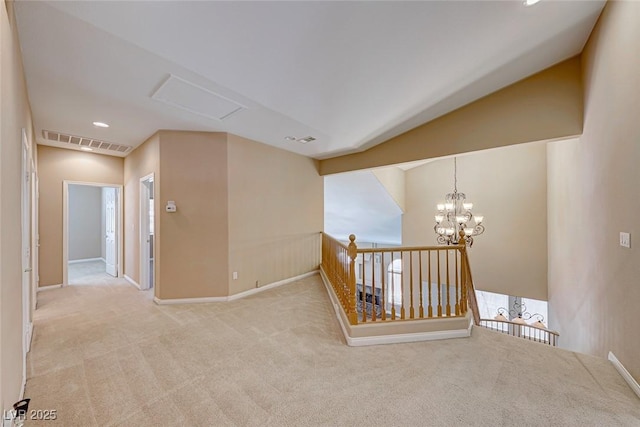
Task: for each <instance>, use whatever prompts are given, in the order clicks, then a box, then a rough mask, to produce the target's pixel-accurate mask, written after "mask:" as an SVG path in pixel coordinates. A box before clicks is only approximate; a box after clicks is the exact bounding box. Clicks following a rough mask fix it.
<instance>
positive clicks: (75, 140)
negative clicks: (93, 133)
mask: <svg viewBox="0 0 640 427" xmlns="http://www.w3.org/2000/svg"><path fill="white" fill-rule="evenodd" d="M42 137H43V138H44V139H46V140H48V141H54V142H62V143H65V144H69V145H72V146H76V147H87V148H97V149H99V150H106V151H114V152H116V153H119V154H126V153H128V152H129V151H131V150H132V147H130V146H128V145H122V144H114V143H112V142H107V141H102V140H100V139H93V138H85V137H82V136H75V135H66V134H64V133H60V132H52V131H50V130H43V131H42Z"/></svg>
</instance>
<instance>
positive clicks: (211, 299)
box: [153, 297, 229, 305]
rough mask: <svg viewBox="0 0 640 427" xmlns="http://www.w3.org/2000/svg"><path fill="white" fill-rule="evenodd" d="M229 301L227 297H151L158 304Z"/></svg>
mask: <svg viewBox="0 0 640 427" xmlns="http://www.w3.org/2000/svg"><path fill="white" fill-rule="evenodd" d="M226 301H229V297H202V298H174V299H160V298H158V297H153V302H155V303H156V304H158V305H171V304H202V303H206V302H226Z"/></svg>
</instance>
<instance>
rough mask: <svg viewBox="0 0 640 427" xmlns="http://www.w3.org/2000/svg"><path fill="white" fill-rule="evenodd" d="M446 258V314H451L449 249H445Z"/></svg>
mask: <svg viewBox="0 0 640 427" xmlns="http://www.w3.org/2000/svg"><path fill="white" fill-rule="evenodd" d="M445 254H446V257H447V258H446V259H447V264H446V266H447V316H451V295H450V291H449V289H450V288H451V286H450V285H451V281H450V280H449V251H448V250H447V251H445Z"/></svg>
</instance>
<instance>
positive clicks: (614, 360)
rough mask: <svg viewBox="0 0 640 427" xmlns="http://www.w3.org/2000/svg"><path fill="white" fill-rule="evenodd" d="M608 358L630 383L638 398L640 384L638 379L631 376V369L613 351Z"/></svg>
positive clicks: (639, 396) (639, 395)
mask: <svg viewBox="0 0 640 427" xmlns="http://www.w3.org/2000/svg"><path fill="white" fill-rule="evenodd" d="M608 359H609V361H610V362H611V363H612V364H613V367H614V368H616V370H617V371H618V373H619V374H620V376H622V378H624V380H625V381H626V382H627V384H629V387H631V390H633V392H634V393H635V394H636V395H637V396H638V398H640V384H638V381H636V379H635V378H633V377H632V376H631V374H630V373H629V371H627V368H625V367H624V365H623V364H622V363H621V362H620V361H619V360H618V358H617V357H616V356H615V355H614V354H613V352H612V351H610V352H609V357H608Z"/></svg>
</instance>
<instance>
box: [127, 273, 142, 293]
mask: <svg viewBox="0 0 640 427" xmlns="http://www.w3.org/2000/svg"><path fill="white" fill-rule="evenodd" d="M123 277H124V280H126V281H127V282H129V283H131V284H132V285H133V286H135V287H136V288H138V289H139V290H142V288H141V287H140V285H139V284H138V282H136V281H135V280H133V279H132V278H131V277H129V276H127V275H126V274H125V275H124V276H123Z"/></svg>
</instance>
